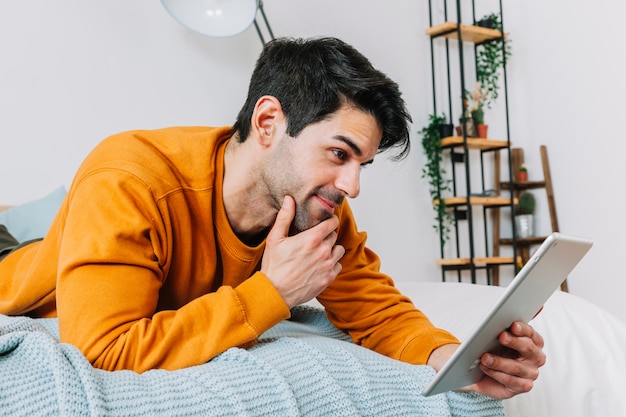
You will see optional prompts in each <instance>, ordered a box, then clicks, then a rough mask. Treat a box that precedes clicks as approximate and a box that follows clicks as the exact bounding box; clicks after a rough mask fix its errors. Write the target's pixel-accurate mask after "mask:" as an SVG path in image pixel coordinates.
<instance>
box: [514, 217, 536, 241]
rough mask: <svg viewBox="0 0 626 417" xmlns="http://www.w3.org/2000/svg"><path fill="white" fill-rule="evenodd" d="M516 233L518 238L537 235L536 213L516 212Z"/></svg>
mask: <svg viewBox="0 0 626 417" xmlns="http://www.w3.org/2000/svg"><path fill="white" fill-rule="evenodd" d="M515 235H516V236H517V238H518V239H523V238H525V237H532V236H534V235H535V222H534V215H532V214H516V215H515Z"/></svg>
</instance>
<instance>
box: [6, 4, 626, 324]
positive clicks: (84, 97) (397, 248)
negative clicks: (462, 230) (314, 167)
mask: <svg viewBox="0 0 626 417" xmlns="http://www.w3.org/2000/svg"><path fill="white" fill-rule="evenodd" d="M436 1H437V0H433V2H435V3H436ZM465 1H466V0H465ZM476 1H477V4H481V2H487V3H488V2H493V0H476ZM0 2H1V3H0V4H1V5H2V6H4V7H3V13H2V14H0V54H1V60H2V61H1V62H2V65H0V132H1V133H0V141H1V144H2V154H1V155H2V162H1V163H0V177H1V178H2V181H1V182H0V204H18V203H21V202H24V201H28V200H30V199H34V198H37V197H40V196H42V195H44V194H45V193H47V192H48V191H50V190H52V189H53V188H55V187H56V186H57V185H58V184H65V185H69V182H70V181H71V178H72V176H73V173H74V172H75V170H76V168H77V167H78V165H79V163H80V162H81V160H82V159H83V158H84V157H85V155H86V154H87V152H88V151H89V150H90V149H91V148H92V147H93V146H94V145H95V144H96V143H97V142H99V141H100V140H101V139H103V138H104V137H105V136H107V135H109V134H111V133H115V132H118V131H121V130H126V129H135V128H157V127H162V126H168V125H177V124H178V125H184V124H206V125H222V124H230V123H232V121H233V119H234V117H235V115H236V113H237V111H238V109H239V106H240V104H241V103H242V102H243V99H244V98H245V93H246V88H247V82H248V77H249V74H250V71H251V69H252V67H253V65H254V61H255V59H256V56H257V54H258V52H259V51H260V49H261V45H260V42H259V40H258V38H257V36H256V33H255V31H254V29H252V28H251V29H249V30H248V31H246V32H245V33H243V34H241V35H238V36H235V37H232V38H226V39H210V38H204V37H202V36H200V35H196V34H193V33H190V32H189V31H187V30H186V29H185V28H183V27H181V26H180V25H179V24H178V23H176V22H175V21H174V20H173V19H171V18H170V17H169V15H167V13H166V12H165V10H164V9H163V7H162V6H161V4H160V2H159V1H158V0H108V1H106V2H103V1H95V0H57V1H55V2H50V1H46V0H31V1H28V2H25V1H18V0H11V1H9V0H0ZM504 3H505V4H504V7H505V9H504V12H505V25H506V30H507V32H510V33H511V38H512V39H513V59H512V60H511V62H510V63H509V64H510V65H509V73H508V74H509V88H510V94H509V98H510V107H511V128H512V133H513V135H512V136H513V140H514V142H515V145H517V146H521V147H523V148H525V150H526V161H527V164H528V165H529V169H530V172H531V179H532V177H533V175H540V174H539V173H540V170H541V166H540V161H539V153H538V148H539V145H541V144H546V145H548V148H549V153H550V162H551V168H552V174H553V180H554V185H555V195H556V204H557V211H558V215H559V222H560V228H561V231H563V232H567V233H571V234H577V235H583V236H589V237H592V238H593V239H594V240H595V241H596V245H595V247H594V248H593V249H592V252H591V253H590V254H589V255H588V257H587V258H586V259H585V260H584V261H583V262H582V263H581V264H580V265H579V267H578V268H577V269H576V271H575V272H574V273H573V274H572V275H571V277H570V280H569V284H570V291H571V292H572V293H575V294H578V295H580V296H582V297H584V298H587V299H589V300H591V301H593V302H595V303H597V304H600V305H602V306H604V307H605V308H607V309H608V310H610V311H612V312H613V313H615V314H617V315H618V316H620V317H621V318H623V319H624V320H626V305H625V303H623V302H622V300H621V297H622V294H624V293H626V283H625V282H624V280H622V275H624V274H623V272H622V268H621V265H620V264H619V263H618V262H616V261H617V260H620V257H621V256H622V253H623V247H624V245H623V243H622V237H621V236H623V235H624V232H626V230H625V229H626V224H625V222H624V221H623V220H622V216H621V214H620V213H619V211H620V210H621V207H620V205H621V204H620V203H621V202H622V201H623V200H624V198H623V197H621V196H620V193H619V187H618V177H617V174H616V173H617V172H619V171H620V170H619V169H618V167H620V164H621V163H622V155H623V154H624V151H625V149H624V148H626V145H625V144H624V140H623V139H622V137H621V136H623V134H622V133H621V130H620V115H621V113H623V111H624V110H623V107H624V105H623V102H624V100H623V99H624V97H626V86H625V85H624V83H625V82H624V81H623V79H624V77H623V75H622V74H620V73H619V71H620V70H621V68H622V67H623V65H620V64H622V63H623V62H624V52H622V51H623V49H622V48H621V47H620V46H619V44H618V42H619V39H622V38H623V37H624V34H625V32H626V29H625V28H624V26H623V25H620V20H619V19H620V17H621V16H624V15H626V5H623V4H622V3H620V2H612V1H609V0H599V1H596V2H594V3H593V5H591V3H589V2H585V1H583V0H572V1H565V0H553V1H551V2H549V3H550V4H546V3H545V2H542V1H540V0H526V1H515V0H505V1H504ZM265 9H266V12H267V14H268V17H269V19H270V21H271V23H272V27H273V29H274V32H275V33H276V34H277V35H285V36H313V35H335V36H339V37H341V38H343V39H345V40H346V41H348V42H350V43H352V44H353V45H355V46H356V47H357V48H358V49H360V50H361V51H362V52H364V53H365V54H366V55H367V56H369V57H370V59H371V60H372V62H373V63H374V64H375V65H376V66H378V67H379V68H380V69H381V70H383V71H385V72H387V73H388V74H389V75H390V76H391V77H392V78H393V79H395V80H396V81H397V82H398V83H399V84H400V86H401V88H402V89H403V91H404V93H405V99H406V101H407V104H408V106H409V109H410V111H411V113H412V115H413V118H414V126H413V129H412V131H413V132H414V133H416V132H417V131H419V130H420V128H421V127H422V126H423V125H424V124H425V123H426V117H427V115H428V114H429V113H430V112H431V111H432V109H431V107H432V100H431V93H430V91H431V86H430V49H429V41H428V38H426V36H425V35H424V30H425V29H426V27H427V26H428V17H427V13H428V5H427V2H422V1H414V0H394V1H393V2H387V3H381V2H375V1H373V0H343V1H341V2H337V1H331V0H317V1H308V2H305V1H302V0H300V1H297V0H266V1H265ZM607 28H608V29H607ZM498 111H499V110H494V113H493V114H492V115H491V116H492V117H493V118H496V115H497V114H498ZM489 116H490V115H489V114H487V117H489ZM496 129H497V128H496ZM419 139H420V138H419V137H418V135H417V134H415V135H414V140H413V151H412V153H411V155H410V156H409V157H408V158H407V159H406V160H405V161H403V162H400V163H392V162H389V161H387V160H385V158H384V157H380V158H378V159H377V162H376V164H374V166H372V167H369V168H368V169H366V170H365V171H364V172H363V178H362V180H363V184H362V194H361V197H359V198H358V199H357V200H355V201H354V202H353V206H354V209H355V212H356V215H357V220H358V221H359V225H360V227H361V228H362V229H364V230H367V231H368V233H369V237H370V238H369V239H370V240H369V241H370V246H371V247H372V248H373V249H374V250H376V251H377V252H378V253H379V254H380V255H381V258H382V260H383V269H384V270H385V271H386V272H388V273H390V274H391V275H392V276H393V277H394V278H396V279H397V280H416V281H438V280H440V279H441V272H440V270H439V268H438V267H437V266H436V265H435V263H434V260H435V259H436V258H437V257H438V253H439V249H438V238H437V236H436V235H435V234H434V232H433V230H432V224H433V214H432V209H431V206H430V203H429V201H428V200H429V196H428V191H427V188H426V187H427V184H426V182H425V181H424V180H422V179H421V178H420V177H421V174H420V172H421V166H422V165H423V163H424V157H423V155H422V152H421V147H420V143H419ZM594 145H595V146H594ZM390 185H392V186H390ZM539 204H540V207H539V209H540V210H542V209H545V206H544V207H541V204H542V203H541V200H540V203H539ZM544 204H545V203H544ZM545 216H547V213H546V214H545V215H544V218H543V220H542V226H540V227H542V228H544V227H546V225H547V224H548V221H547V217H545ZM383 218H384V221H381V219H383Z"/></svg>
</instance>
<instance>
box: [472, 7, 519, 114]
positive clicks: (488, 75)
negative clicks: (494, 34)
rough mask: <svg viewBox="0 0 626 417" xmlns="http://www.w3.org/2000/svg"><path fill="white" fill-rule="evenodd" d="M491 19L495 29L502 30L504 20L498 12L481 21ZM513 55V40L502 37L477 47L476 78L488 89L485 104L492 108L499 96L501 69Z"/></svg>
mask: <svg viewBox="0 0 626 417" xmlns="http://www.w3.org/2000/svg"><path fill="white" fill-rule="evenodd" d="M485 20H490V21H492V22H493V29H496V30H499V31H502V21H501V20H500V16H499V15H498V14H496V13H491V14H488V15H485V16H484V17H483V18H482V19H481V20H480V21H479V22H483V21H485ZM503 39H504V54H503V53H502V42H503ZM510 57H511V40H510V39H509V38H504V37H503V38H501V39H497V40H494V41H490V42H485V43H483V44H480V45H478V47H477V48H476V79H477V80H478V82H480V83H481V85H482V86H483V87H484V88H485V89H486V91H487V97H486V99H485V103H484V104H485V105H486V106H487V108H491V105H492V104H493V102H494V101H495V100H496V99H497V98H498V90H499V88H500V83H499V81H500V70H501V69H502V68H503V67H504V62H505V59H506V61H508V60H509V59H510Z"/></svg>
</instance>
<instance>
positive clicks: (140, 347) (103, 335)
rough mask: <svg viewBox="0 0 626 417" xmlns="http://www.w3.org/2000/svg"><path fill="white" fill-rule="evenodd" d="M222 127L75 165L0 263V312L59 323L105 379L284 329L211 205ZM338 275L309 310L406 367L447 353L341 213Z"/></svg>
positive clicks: (156, 134) (275, 298) (150, 137)
mask: <svg viewBox="0 0 626 417" xmlns="http://www.w3.org/2000/svg"><path fill="white" fill-rule="evenodd" d="M229 131H230V128H228V127H223V128H207V127H187V128H168V129H161V130H154V131H133V132H126V133H122V134H118V135H115V136H112V137H109V138H107V139H105V140H104V141H103V142H102V143H100V144H99V145H98V146H97V147H96V148H95V149H94V150H93V151H92V152H91V153H90V155H89V156H88V157H87V158H86V159H85V161H84V162H83V164H82V165H81V167H80V168H79V170H78V172H77V174H76V177H75V179H74V182H73V184H72V186H71V188H70V190H69V192H68V194H67V197H66V199H65V201H64V203H63V204H62V206H61V208H60V210H59V213H58V214H57V216H56V218H55V220H54V222H53V224H52V226H51V228H50V231H49V232H48V234H47V235H46V237H45V238H44V240H43V241H41V242H37V243H33V244H31V245H28V246H26V247H24V248H22V249H19V250H17V251H15V252H14V253H12V254H11V255H9V256H8V257H6V258H5V259H4V260H3V261H2V262H0V313H3V314H10V315H21V314H29V315H33V316H37V317H54V316H57V317H58V319H59V330H60V335H61V341H62V342H67V343H71V344H73V345H75V346H77V347H78V348H79V349H80V350H81V351H83V352H84V354H85V355H86V356H87V358H88V359H89V360H90V361H91V362H92V363H93V365H94V366H96V367H99V368H102V369H107V370H115V369H131V370H135V371H137V372H143V371H146V370H148V369H153V368H162V369H178V368H183V367H187V366H193V365H198V364H202V363H205V362H207V361H209V360H210V359H211V358H213V357H214V356H216V355H218V354H219V353H221V352H223V351H225V350H226V349H228V348H230V347H234V346H239V347H245V346H249V345H251V344H253V343H254V342H255V341H256V339H257V338H258V337H259V336H260V335H261V334H262V333H263V332H264V331H266V330H267V329H269V328H270V327H272V326H274V325H276V324H277V323H279V322H280V321H282V320H284V319H286V318H288V317H289V316H290V313H289V310H288V308H287V306H286V304H285V303H284V301H283V299H282V297H281V296H280V294H279V293H278V292H277V291H276V289H275V288H274V286H273V285H272V284H271V282H270V281H269V280H268V279H267V277H266V276H265V275H264V274H263V273H261V272H259V266H260V261H261V257H262V255H263V250H264V247H265V245H264V243H262V244H260V245H259V246H257V247H250V246H247V245H245V244H243V243H242V242H241V241H240V240H239V239H238V238H237V236H236V235H235V234H234V232H233V231H232V229H231V227H230V225H229V223H228V220H227V218H226V214H225V211H224V206H223V204H222V179H223V174H224V164H223V162H224V158H223V157H224V149H225V145H226V143H227V140H228V132H229ZM336 214H337V215H338V216H339V219H340V224H339V227H338V229H337V233H338V244H341V245H343V246H344V247H345V249H346V254H345V255H344V257H343V258H342V259H341V261H340V262H341V264H342V271H341V273H340V274H339V276H338V277H337V279H336V280H335V281H334V282H333V283H332V284H331V285H330V286H329V287H328V288H327V289H326V290H325V291H324V292H323V293H322V294H320V296H319V297H318V299H319V301H320V302H321V303H322V304H323V305H324V306H325V307H326V310H327V314H328V317H329V319H330V320H331V322H332V323H333V324H334V325H335V326H337V327H338V328H340V329H342V330H344V331H346V332H348V333H349V334H350V335H351V337H352V339H353V340H354V341H355V343H359V344H361V345H362V346H365V347H368V348H370V349H373V350H375V351H378V352H380V353H382V354H385V355H387V356H390V357H393V358H396V359H400V360H403V361H405V362H410V363H415V364H422V363H425V362H426V360H427V359H428V356H429V355H430V353H431V351H432V350H433V349H435V348H437V347H439V346H441V345H443V344H447V343H458V342H457V340H456V339H455V338H454V337H453V336H452V335H450V334H449V333H447V332H445V331H443V330H440V329H436V328H435V327H433V325H432V324H431V323H430V321H429V320H428V319H427V318H426V317H425V316H424V315H423V314H422V313H421V312H420V311H419V310H417V309H416V308H415V307H414V306H413V305H412V304H411V302H410V301H409V300H408V299H407V298H406V297H404V296H403V295H401V294H400V293H399V292H398V291H397V290H396V289H395V287H394V286H393V283H392V281H391V279H390V278H389V277H388V276H386V275H384V274H382V273H380V272H379V259H378V257H377V256H376V255H375V254H374V253H373V252H372V251H370V250H369V249H367V247H366V246H365V241H366V235H365V233H363V232H359V231H358V230H357V227H356V223H355V221H354V219H353V216H352V212H351V210H350V208H349V206H348V204H347V202H344V204H343V205H342V206H340V207H338V209H337V210H336Z"/></svg>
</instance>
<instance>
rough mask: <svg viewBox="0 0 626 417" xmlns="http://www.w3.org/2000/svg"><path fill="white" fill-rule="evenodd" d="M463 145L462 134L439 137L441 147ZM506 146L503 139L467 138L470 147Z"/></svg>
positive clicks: (496, 147)
mask: <svg viewBox="0 0 626 417" xmlns="http://www.w3.org/2000/svg"><path fill="white" fill-rule="evenodd" d="M459 146H463V136H448V137H446V138H443V139H441V147H442V148H456V147H459ZM507 146H508V144H507V141H505V140H495V139H483V138H467V147H468V148H470V149H480V150H482V151H485V150H496V149H504V148H506V147H507Z"/></svg>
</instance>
